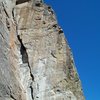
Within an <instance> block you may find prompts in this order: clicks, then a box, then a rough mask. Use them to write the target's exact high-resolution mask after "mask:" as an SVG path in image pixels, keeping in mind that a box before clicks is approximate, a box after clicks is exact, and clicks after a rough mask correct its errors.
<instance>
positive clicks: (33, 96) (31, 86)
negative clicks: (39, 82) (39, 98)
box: [30, 85, 34, 100]
mask: <svg viewBox="0 0 100 100" xmlns="http://www.w3.org/2000/svg"><path fill="white" fill-rule="evenodd" d="M30 89H31V97H32V100H34V96H33V87H32V85H30Z"/></svg>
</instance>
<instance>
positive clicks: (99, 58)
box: [45, 0, 100, 100]
mask: <svg viewBox="0 0 100 100" xmlns="http://www.w3.org/2000/svg"><path fill="white" fill-rule="evenodd" d="M45 2H46V3H47V4H49V5H51V6H52V7H53V9H54V10H55V12H56V16H57V19H58V23H59V25H60V26H61V27H62V28H63V31H64V33H65V36H66V38H67V40H68V42H69V45H70V47H71V49H72V52H73V55H74V60H75V64H76V67H77V70H78V73H79V75H80V79H81V81H82V86H83V90H84V95H85V97H86V100H100V1H99V0H45Z"/></svg>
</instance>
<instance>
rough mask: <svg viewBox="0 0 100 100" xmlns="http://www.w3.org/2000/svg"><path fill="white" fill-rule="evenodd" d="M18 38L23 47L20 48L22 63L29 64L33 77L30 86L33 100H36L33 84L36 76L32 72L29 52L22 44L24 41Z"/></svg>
mask: <svg viewBox="0 0 100 100" xmlns="http://www.w3.org/2000/svg"><path fill="white" fill-rule="evenodd" d="M17 38H18V40H19V42H20V44H21V47H20V53H21V55H22V62H23V63H27V64H28V67H29V70H30V76H31V79H32V82H31V84H30V90H31V97H32V100H34V96H33V87H32V83H33V81H34V76H33V74H32V71H31V67H30V64H29V58H28V54H27V51H26V48H25V46H24V44H23V42H22V39H20V36H19V35H17Z"/></svg>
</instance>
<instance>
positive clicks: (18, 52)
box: [0, 0, 84, 100]
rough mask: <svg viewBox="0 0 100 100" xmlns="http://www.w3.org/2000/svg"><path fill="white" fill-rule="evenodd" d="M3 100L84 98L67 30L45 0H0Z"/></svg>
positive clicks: (0, 66)
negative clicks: (68, 41) (66, 35)
mask: <svg viewBox="0 0 100 100" xmlns="http://www.w3.org/2000/svg"><path fill="white" fill-rule="evenodd" d="M0 100H84V96H83V93H82V89H81V84H80V80H79V77H78V75H77V72H76V69H75V67H74V61H73V57H72V54H71V51H70V48H69V46H68V43H67V42H66V40H65V38H64V33H63V31H62V29H61V28H60V27H59V25H58V24H57V20H56V17H55V14H54V11H53V10H52V8H51V7H50V6H47V5H46V4H44V3H43V1H42V0H17V1H16V0H0Z"/></svg>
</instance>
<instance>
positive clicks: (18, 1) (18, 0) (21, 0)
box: [16, 0, 31, 5]
mask: <svg viewBox="0 0 100 100" xmlns="http://www.w3.org/2000/svg"><path fill="white" fill-rule="evenodd" d="M29 1H31V0H17V1H16V5H18V4H21V3H25V2H29Z"/></svg>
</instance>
